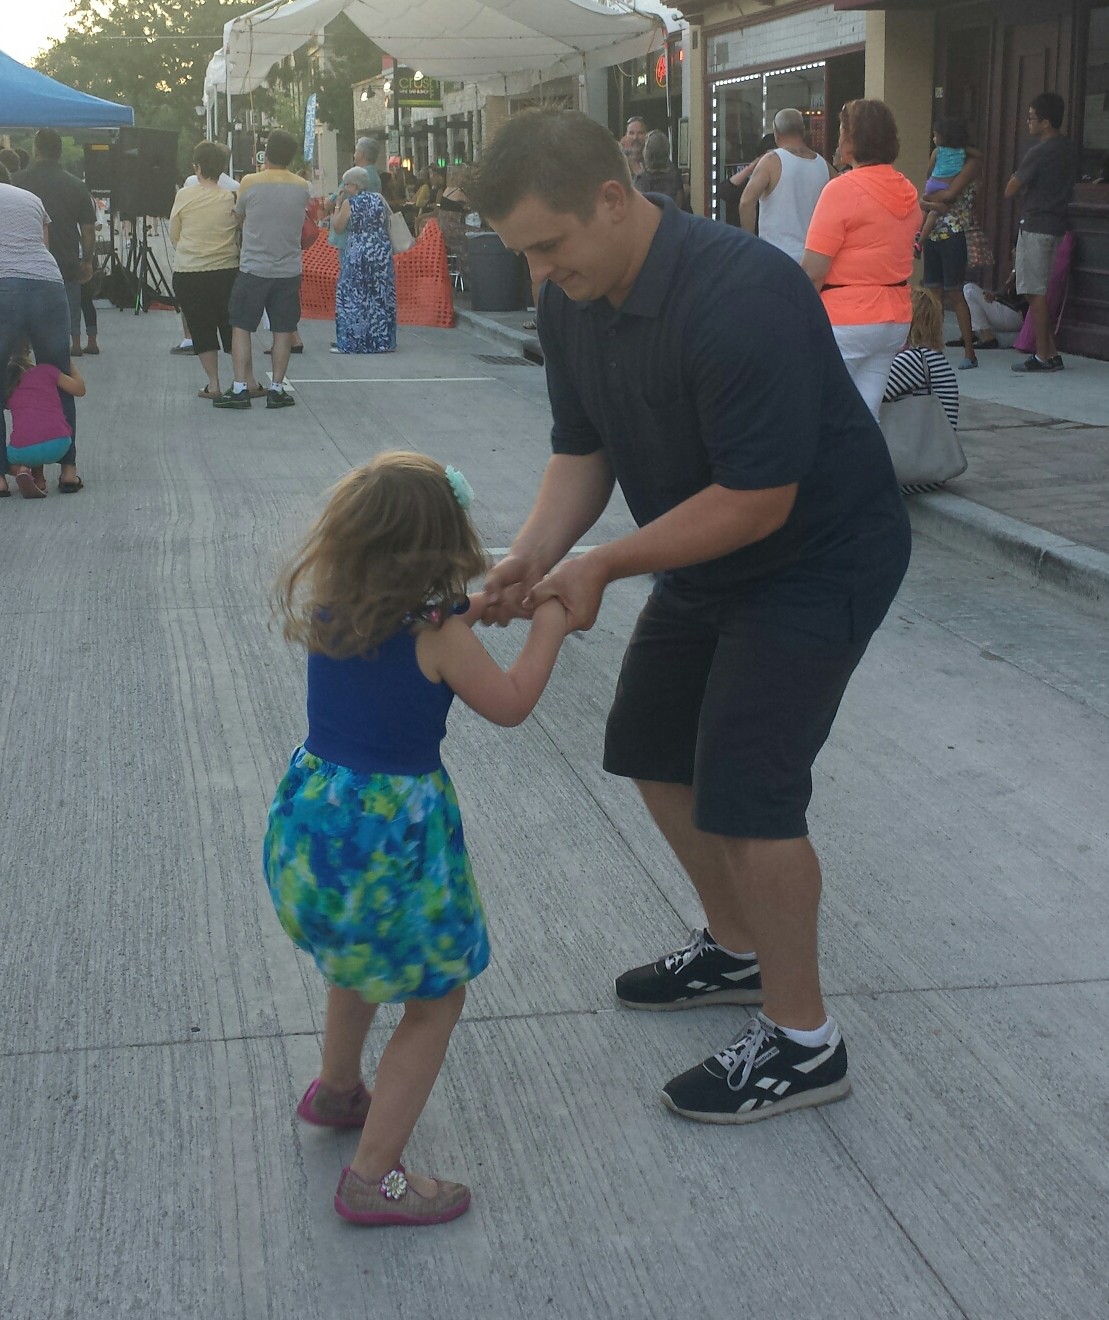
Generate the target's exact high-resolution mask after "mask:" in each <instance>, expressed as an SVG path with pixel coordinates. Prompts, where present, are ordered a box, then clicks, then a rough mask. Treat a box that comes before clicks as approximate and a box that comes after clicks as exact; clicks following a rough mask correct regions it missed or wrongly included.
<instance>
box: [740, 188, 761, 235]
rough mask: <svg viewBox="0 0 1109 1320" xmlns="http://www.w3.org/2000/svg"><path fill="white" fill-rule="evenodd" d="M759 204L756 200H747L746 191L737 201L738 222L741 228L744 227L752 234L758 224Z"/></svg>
mask: <svg viewBox="0 0 1109 1320" xmlns="http://www.w3.org/2000/svg"><path fill="white" fill-rule="evenodd" d="M758 220H759V204H758V202H757V201H756V200H749V199H748V197H747V193H744V194H743V200H742V201H741V202H740V203H739V223H740V226H741V228H743V229H746V230H747V232H748V233H749V234H753V233H754V232H755V229H756V227H757V225H758Z"/></svg>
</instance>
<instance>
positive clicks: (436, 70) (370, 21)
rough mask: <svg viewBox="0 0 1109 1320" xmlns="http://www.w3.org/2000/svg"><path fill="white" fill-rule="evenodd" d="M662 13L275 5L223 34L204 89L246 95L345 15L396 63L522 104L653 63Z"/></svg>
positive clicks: (625, 7)
mask: <svg viewBox="0 0 1109 1320" xmlns="http://www.w3.org/2000/svg"><path fill="white" fill-rule="evenodd" d="M660 8H661V7H660V6H659V5H658V4H656V3H653V0H647V2H645V3H644V4H643V6H642V8H637V7H636V5H635V3H634V2H633V0H612V3H608V4H604V3H599V0H484V2H482V0H408V2H407V3H403V2H402V0H273V3H271V4H267V5H262V6H261V7H260V8H258V9H254V10H251V12H250V13H249V14H242V15H240V17H238V18H235V19H232V20H231V21H230V22H229V23H228V24H227V25H226V27H225V28H224V32H223V50H222V51H220V52H218V53H217V54H216V55H215V57H214V58H213V59H212V61H211V63H210V64H209V65H208V71H207V74H206V75H205V90H206V92H218V93H224V92H227V91H230V92H231V93H232V94H234V95H238V94H241V93H243V92H247V91H250V90H251V89H252V88H254V87H257V86H258V85H259V84H260V83H261V82H262V81H263V79H264V78H266V76H267V75H268V73H269V71H270V69H271V68H272V67H273V65H274V64H276V63H277V62H278V60H282V59H284V58H285V57H286V56H288V55H291V54H292V53H293V51H295V50H298V49H299V48H300V47H301V46H303V45H305V44H306V43H307V42H309V41H315V40H316V39H317V38H318V36H319V34H320V33H321V32H322V31H323V29H324V28H325V27H326V26H327V24H328V23H330V22H331V20H332V19H334V18H335V17H337V16H338V15H339V14H340V13H345V14H346V16H347V17H348V18H349V19H350V20H351V21H352V22H353V23H354V24H355V25H356V26H357V27H358V28H359V29H360V30H361V31H362V32H364V33H365V34H366V36H367V37H369V38H370V40H371V41H373V42H374V43H375V44H376V45H378V46H380V47H381V49H382V50H384V51H386V52H387V53H388V54H389V55H391V56H392V57H393V58H394V59H395V60H396V61H397V63H398V64H401V65H404V66H405V67H407V68H411V69H419V70H420V71H421V72H422V73H426V74H427V75H428V76H429V77H431V78H444V79H451V80H455V81H459V82H476V83H479V84H481V85H482V86H483V87H484V88H485V89H486V90H487V91H490V92H494V93H495V92H497V91H503V92H504V93H506V94H510V95H519V94H521V93H523V92H526V91H527V90H529V89H530V88H531V87H533V86H534V85H535V83H536V82H538V81H540V80H549V79H553V78H561V77H565V76H567V75H576V74H579V73H585V72H588V71H589V70H591V69H600V68H607V67H608V66H609V65H611V64H619V63H621V62H622V61H624V60H630V59H635V58H636V57H638V56H641V55H649V54H650V53H651V51H652V50H654V49H655V48H656V47H658V46H660V45H661V44H662V42H663V40H664V38H665V34H666V26H667V25H666V21H665V19H664V18H663V17H662V16H661V15H660V13H659V10H660Z"/></svg>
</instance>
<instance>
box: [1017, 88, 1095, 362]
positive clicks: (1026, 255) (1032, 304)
mask: <svg viewBox="0 0 1109 1320" xmlns="http://www.w3.org/2000/svg"><path fill="white" fill-rule="evenodd" d="M1064 108H1065V107H1064V105H1063V98H1062V97H1061V96H1059V95H1057V94H1056V93H1055V92H1044V93H1042V94H1041V95H1040V96H1037V97H1034V98H1033V101H1032V104H1031V105H1030V106H1029V108H1028V131H1029V132H1030V133H1031V134H1032V137H1033V138H1034V139H1035V141H1034V143H1033V145H1032V146H1031V147H1030V148H1029V149H1028V151H1027V152H1026V153H1025V156H1024V159H1023V160H1022V161H1021V163H1020V165H1019V166H1018V167H1017V171H1016V173H1015V174H1014V175H1013V177H1012V178H1011V179H1010V180H1009V182H1008V183H1007V184H1006V185H1005V196H1006V197H1016V196H1017V195H1018V193H1019V194H1020V196H1021V198H1022V199H1023V202H1024V215H1023V218H1022V219H1021V222H1020V233H1019V235H1018V237H1017V261H1016V277H1017V293H1019V294H1021V295H1022V296H1023V297H1025V298H1027V299H1028V308H1029V311H1030V312H1031V314H1032V325H1033V328H1034V329H1035V331H1036V351H1035V353H1033V354H1032V356H1031V357H1029V358H1027V359H1026V360H1025V361H1024V362H1017V363H1014V365H1013V368H1012V369H1013V371H1016V372H1020V373H1022V374H1024V373H1027V374H1035V373H1037V372H1044V371H1062V370H1063V359H1062V358H1061V357H1060V356H1059V353H1058V350H1057V349H1056V346H1055V336H1054V334H1053V333H1052V329H1051V316H1050V314H1049V311H1048V306H1047V285H1048V280H1049V279H1050V278H1051V268H1052V265H1053V263H1054V261H1055V249H1056V248H1057V247H1058V246H1059V239H1060V238H1061V237H1062V236H1063V234H1065V233H1066V232H1067V225H1068V214H1067V209H1068V206H1069V204H1070V198H1071V193H1072V192H1073V191H1074V184H1075V180H1076V179H1077V178H1078V162H1077V160H1076V158H1075V151H1074V144H1073V143H1072V142H1071V140H1070V138H1066V137H1064V136H1063V134H1062V133H1060V131H1059V129H1060V127H1061V125H1062V123H1063V110H1064Z"/></svg>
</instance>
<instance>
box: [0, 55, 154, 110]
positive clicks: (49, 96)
mask: <svg viewBox="0 0 1109 1320" xmlns="http://www.w3.org/2000/svg"><path fill="white" fill-rule="evenodd" d="M134 122H135V112H134V110H132V109H131V107H130V106H129V105H116V104H115V102H114V101H102V100H101V99H100V97H98V96H87V95H86V94H85V93H84V92H77V91H74V89H73V88H72V87H66V86H65V84H64V83H60V82H55V81H54V79H53V78H48V77H47V76H46V74H45V73H36V72H35V70H34V69H28V68H27V66H26V65H24V64H20V63H19V61H18V60H13V59H12V57H11V56H10V55H5V54H4V52H3V51H2V50H0V129H9V128H120V127H123V126H126V127H130V125H132V124H133V123H134Z"/></svg>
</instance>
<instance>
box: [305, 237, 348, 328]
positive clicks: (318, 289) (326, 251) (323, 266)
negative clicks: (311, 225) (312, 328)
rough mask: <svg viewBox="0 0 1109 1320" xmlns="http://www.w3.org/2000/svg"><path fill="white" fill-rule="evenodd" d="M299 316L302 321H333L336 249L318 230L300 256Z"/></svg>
mask: <svg viewBox="0 0 1109 1320" xmlns="http://www.w3.org/2000/svg"><path fill="white" fill-rule="evenodd" d="M300 268H301V274H302V278H301V281H300V314H301V316H302V317H303V318H304V319H305V320H306V321H333V320H334V319H335V285H336V284H337V283H338V280H339V249H338V248H333V247H332V246H331V244H330V243H329V242H328V241H327V230H326V229H321V230H320V232H319V235H318V236H317V238H316V241H315V242H314V243H313V244H312V246H311V247H310V248H305V249H304V251H303V252H302V253H301V254H300Z"/></svg>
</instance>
